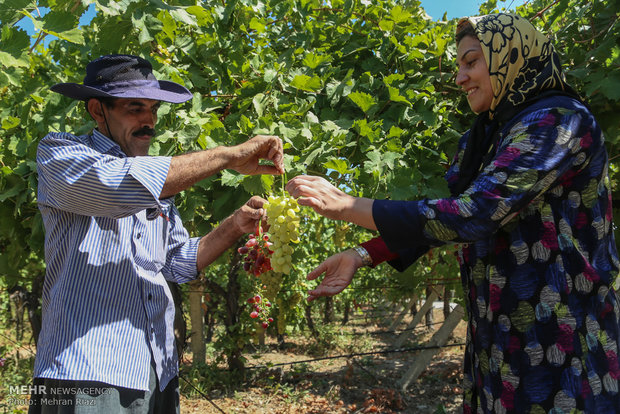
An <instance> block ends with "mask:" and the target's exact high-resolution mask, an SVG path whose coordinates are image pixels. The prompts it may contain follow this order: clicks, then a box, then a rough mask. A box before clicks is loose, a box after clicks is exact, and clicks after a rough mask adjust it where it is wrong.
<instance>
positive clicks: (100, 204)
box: [37, 133, 170, 218]
mask: <svg viewBox="0 0 620 414" xmlns="http://www.w3.org/2000/svg"><path fill="white" fill-rule="evenodd" d="M169 167H170V157H148V156H145V157H129V158H127V157H117V156H113V155H109V154H104V153H101V152H98V151H96V150H95V149H93V148H90V147H89V146H87V145H85V144H84V143H82V142H80V141H79V140H77V139H76V137H74V136H72V135H70V134H62V133H58V134H49V135H47V136H46V137H45V138H43V139H42V140H41V142H40V144H39V147H38V152H37V168H38V174H39V200H38V202H39V203H41V204H43V205H48V206H50V207H54V208H58V209H61V210H64V211H68V212H72V213H75V214H81V215H86V216H96V217H112V218H121V217H127V216H130V215H132V214H136V213H137V212H139V211H141V210H144V209H147V208H151V209H158V210H161V209H162V208H163V207H164V206H163V204H162V203H161V201H160V200H159V194H160V193H161V190H162V188H163V186H164V183H165V181H166V177H167V175H168V169H169Z"/></svg>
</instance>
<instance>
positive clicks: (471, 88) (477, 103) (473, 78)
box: [456, 36, 493, 114]
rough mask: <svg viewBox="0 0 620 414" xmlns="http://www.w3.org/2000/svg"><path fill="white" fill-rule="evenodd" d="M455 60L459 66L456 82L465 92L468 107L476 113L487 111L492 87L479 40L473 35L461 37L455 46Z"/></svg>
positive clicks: (491, 96)
mask: <svg viewBox="0 0 620 414" xmlns="http://www.w3.org/2000/svg"><path fill="white" fill-rule="evenodd" d="M456 62H457V64H458V67H459V72H458V74H457V75H456V84H457V85H458V86H460V87H461V88H462V89H463V90H464V91H465V93H466V94H467V102H468V103H469V107H470V108H471V110H472V111H474V112H475V113H477V114H479V113H481V112H484V111H488V110H489V109H490V108H491V101H493V88H492V87H491V76H490V75H489V67H488V66H487V62H486V60H485V59H484V54H483V53H482V48H481V47H480V41H479V40H478V39H477V38H475V37H473V36H465V37H464V38H463V39H461V41H460V42H459V44H458V47H457V52H456Z"/></svg>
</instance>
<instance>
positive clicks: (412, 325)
mask: <svg viewBox="0 0 620 414" xmlns="http://www.w3.org/2000/svg"><path fill="white" fill-rule="evenodd" d="M436 300H437V292H435V291H434V290H433V291H432V292H431V294H430V296H428V297H427V298H426V302H424V305H422V307H421V308H420V310H418V312H417V313H416V314H415V316H414V317H413V320H412V321H411V322H410V323H409V325H407V327H406V328H405V332H402V333H401V334H400V335H399V336H398V338H397V339H396V342H395V343H394V347H395V348H400V347H401V346H402V345H403V343H404V342H405V340H406V339H407V337H408V336H410V335H411V334H412V333H413V328H415V327H416V326H417V325H418V324H419V323H420V321H421V320H422V318H423V317H424V315H426V312H428V310H429V309H431V308H432V307H433V302H435V301H436Z"/></svg>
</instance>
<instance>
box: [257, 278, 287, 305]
mask: <svg viewBox="0 0 620 414" xmlns="http://www.w3.org/2000/svg"><path fill="white" fill-rule="evenodd" d="M260 279H261V283H262V284H263V285H262V292H263V296H265V298H267V299H269V300H271V301H274V300H275V299H276V296H277V295H278V292H279V291H280V286H281V284H282V273H277V272H265V273H263V274H262V275H261V276H260Z"/></svg>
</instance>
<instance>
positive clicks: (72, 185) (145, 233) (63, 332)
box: [34, 130, 199, 390]
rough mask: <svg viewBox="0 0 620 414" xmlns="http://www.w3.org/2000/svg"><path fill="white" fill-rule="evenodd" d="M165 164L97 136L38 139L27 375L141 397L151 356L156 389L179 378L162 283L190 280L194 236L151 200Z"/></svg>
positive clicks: (169, 206)
mask: <svg viewBox="0 0 620 414" xmlns="http://www.w3.org/2000/svg"><path fill="white" fill-rule="evenodd" d="M169 166H170V158H169V157H150V156H143V157H127V156H126V155H125V154H124V153H123V152H122V150H121V148H120V147H119V146H118V145H117V144H116V143H115V142H114V141H112V140H110V139H109V138H107V137H106V136H104V135H102V134H101V133H99V132H98V131H97V130H94V131H93V134H92V135H84V136H74V135H71V134H67V133H50V134H48V135H47V136H46V137H45V138H43V139H42V140H41V142H40V144H39V147H38V153H37V167H38V173H39V187H38V203H39V209H40V210H41V214H42V216H43V222H44V225H45V233H46V234H45V260H46V263H47V269H46V275H45V283H44V287H43V306H42V307H43V327H42V330H41V334H40V337H39V341H38V344H37V356H36V359H35V366H34V376H35V377H44V378H55V379H70V380H90V381H101V382H104V383H107V384H111V385H114V386H120V387H126V388H133V389H140V390H148V385H149V371H150V364H151V358H153V360H154V361H155V364H156V371H157V375H158V377H159V381H160V388H161V389H162V390H163V389H164V388H165V386H166V385H167V384H168V382H169V381H170V379H172V378H173V377H174V376H176V375H177V374H178V361H177V354H176V350H175V343H174V330H173V321H174V303H173V300H172V296H171V294H170V290H169V289H168V285H167V284H166V280H170V281H174V282H177V283H183V282H187V281H189V280H192V279H194V278H196V276H197V274H198V271H197V269H196V255H197V251H198V241H199V238H190V237H189V235H188V233H187V231H186V230H185V228H184V227H183V225H182V223H181V219H180V217H179V214H178V211H177V209H176V208H175V206H174V204H173V199H172V198H170V199H165V200H159V199H158V197H159V194H160V193H161V189H162V187H163V185H164V182H165V180H166V176H167V174H168V168H169ZM151 355H152V356H151Z"/></svg>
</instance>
